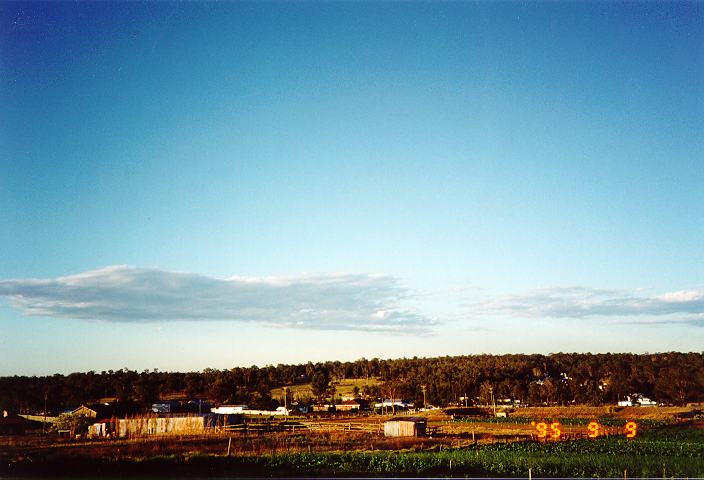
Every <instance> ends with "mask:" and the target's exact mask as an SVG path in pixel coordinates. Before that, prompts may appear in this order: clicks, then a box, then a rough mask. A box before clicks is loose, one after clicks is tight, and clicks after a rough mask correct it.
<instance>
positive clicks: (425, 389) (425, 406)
mask: <svg viewBox="0 0 704 480" xmlns="http://www.w3.org/2000/svg"><path fill="white" fill-rule="evenodd" d="M420 389H421V390H423V410H425V409H426V408H428V406H427V404H426V403H425V392H426V391H427V389H428V386H427V385H421V386H420Z"/></svg>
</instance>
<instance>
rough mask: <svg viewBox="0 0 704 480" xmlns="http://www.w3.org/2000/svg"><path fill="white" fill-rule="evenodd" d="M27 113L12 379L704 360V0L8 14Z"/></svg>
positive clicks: (9, 343) (16, 150)
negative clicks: (607, 355)
mask: <svg viewBox="0 0 704 480" xmlns="http://www.w3.org/2000/svg"><path fill="white" fill-rule="evenodd" d="M0 105H2V107H1V108H0V227H1V228H0V332H1V334H0V374H15V373H18V374H27V373H28V374H42V373H54V372H70V371H78V370H80V371H85V370H103V369H110V368H112V369H117V368H121V367H128V368H135V369H140V370H141V369H144V368H155V367H158V368H160V369H161V370H194V369H195V370H198V369H203V368H205V367H216V368H227V367H232V366H235V365H251V364H259V365H263V364H267V363H279V362H287V363H288V362H305V361H308V360H322V359H340V360H352V359H356V358H359V357H362V356H365V357H368V358H369V357H398V356H414V355H418V356H430V355H433V356H434V355H446V354H465V353H480V352H487V353H502V352H542V353H549V352H555V351H592V352H598V351H635V352H643V351H664V350H682V351H700V350H701V345H704V242H703V239H704V122H703V119H704V3H702V2H688V3H677V2H663V3H659V2H643V3H615V2H604V3H601V2H579V3H577V2H575V3H570V2H559V3H557V2H546V3H535V2H528V3H525V4H524V3H518V2H507V3H502V2H447V3H443V2H427V3H414V2H391V3H381V2H344V3H332V2H326V3H316V2H305V3H303V2H302V3H295V2H289V3H277V2H260V3H246V2H237V3H235V2H220V3H205V2H193V3H191V2H179V3H168V2H149V3H139V2H95V3H90V2H49V3H26V2H21V3H11V2H3V3H0ZM32 279H34V280H32Z"/></svg>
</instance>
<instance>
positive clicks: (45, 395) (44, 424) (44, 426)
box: [42, 391, 48, 435]
mask: <svg viewBox="0 0 704 480" xmlns="http://www.w3.org/2000/svg"><path fill="white" fill-rule="evenodd" d="M47 397H48V392H46V391H44V421H43V422H42V435H44V429H45V428H46V399H47Z"/></svg>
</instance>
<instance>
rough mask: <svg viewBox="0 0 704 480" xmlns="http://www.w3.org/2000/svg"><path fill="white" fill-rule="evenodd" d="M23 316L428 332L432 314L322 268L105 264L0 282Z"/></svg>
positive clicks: (390, 283) (393, 288) (379, 281)
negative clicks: (285, 271)
mask: <svg viewBox="0 0 704 480" xmlns="http://www.w3.org/2000/svg"><path fill="white" fill-rule="evenodd" d="M0 296H4V297H8V298H9V299H10V302H11V304H12V305H13V306H14V307H16V308H18V309H20V310H22V311H23V312H24V313H25V314H27V315H35V316H46V317H56V318H69V319H88V320H100V321H109V322H144V321H152V322H161V321H174V320H181V321H202V320H206V321H207V320H211V321H212V320H217V321H236V322H251V323H256V324H262V325H268V326H286V327H293V328H306V329H319V330H361V331H377V332H386V333H400V334H427V333H430V328H431V326H432V325H433V324H434V323H435V321H434V320H432V319H430V318H427V317H425V316H424V315H422V314H419V313H417V312H415V311H414V310H413V309H411V308H402V307H401V306H400V305H401V304H402V303H404V302H406V301H408V300H409V299H410V298H411V296H412V295H411V293H410V291H409V290H408V289H406V288H404V287H402V286H401V285H400V284H399V280H398V279H397V278H396V277H393V276H388V275H375V274H329V275H309V274H303V275H298V276H286V277H230V278H217V277H210V276H205V275H198V274H193V273H177V272H170V271H166V270H161V269H156V268H135V267H127V266H110V267H105V268H101V269H99V270H93V271H88V272H84V273H79V274H76V275H70V276H66V277H58V278H53V279H20V280H2V281H0Z"/></svg>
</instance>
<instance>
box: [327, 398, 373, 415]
mask: <svg viewBox="0 0 704 480" xmlns="http://www.w3.org/2000/svg"><path fill="white" fill-rule="evenodd" d="M368 408H369V402H367V401H366V400H362V399H359V398H357V399H354V400H345V401H343V402H341V403H338V404H337V405H335V409H336V410H337V411H338V412H350V411H360V410H367V409H368Z"/></svg>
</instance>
